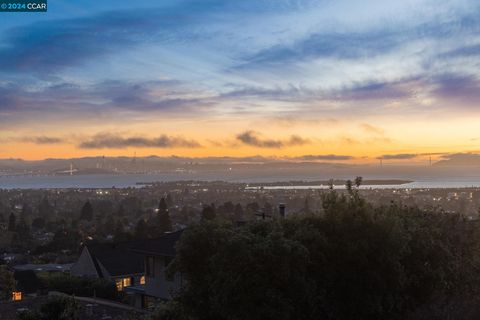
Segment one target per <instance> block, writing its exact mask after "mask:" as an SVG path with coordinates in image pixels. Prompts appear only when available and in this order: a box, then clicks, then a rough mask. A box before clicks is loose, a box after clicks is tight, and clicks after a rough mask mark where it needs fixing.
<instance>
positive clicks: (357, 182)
mask: <svg viewBox="0 0 480 320" xmlns="http://www.w3.org/2000/svg"><path fill="white" fill-rule="evenodd" d="M362 182H363V178H362V177H355V186H356V187H357V189H358V188H360V186H361V185H362Z"/></svg>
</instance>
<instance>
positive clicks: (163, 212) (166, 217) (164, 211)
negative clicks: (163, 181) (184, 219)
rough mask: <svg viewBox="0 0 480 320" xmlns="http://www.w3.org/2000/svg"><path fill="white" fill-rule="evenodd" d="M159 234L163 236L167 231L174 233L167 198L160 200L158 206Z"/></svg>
mask: <svg viewBox="0 0 480 320" xmlns="http://www.w3.org/2000/svg"><path fill="white" fill-rule="evenodd" d="M157 220H158V233H159V234H160V235H162V234H163V233H165V232H167V231H172V221H171V219H170V214H169V210H168V206H167V202H166V201H165V198H162V199H161V200H160V204H159V205H158V219H157Z"/></svg>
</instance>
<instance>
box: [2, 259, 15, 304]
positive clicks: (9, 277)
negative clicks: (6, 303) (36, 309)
mask: <svg viewBox="0 0 480 320" xmlns="http://www.w3.org/2000/svg"><path fill="white" fill-rule="evenodd" d="M14 289H15V278H14V277H13V272H11V271H9V270H8V269H7V266H6V265H1V266H0V290H1V292H2V295H3V297H4V298H5V299H7V300H9V299H11V297H12V291H13V290H14Z"/></svg>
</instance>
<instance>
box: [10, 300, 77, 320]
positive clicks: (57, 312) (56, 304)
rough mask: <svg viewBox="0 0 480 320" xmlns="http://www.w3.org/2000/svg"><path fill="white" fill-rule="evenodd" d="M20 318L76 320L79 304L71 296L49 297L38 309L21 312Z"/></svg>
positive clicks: (24, 319)
mask: <svg viewBox="0 0 480 320" xmlns="http://www.w3.org/2000/svg"><path fill="white" fill-rule="evenodd" d="M18 318H19V319H20V320H77V319H80V317H79V305H78V303H77V302H76V301H75V300H74V299H73V298H64V297H55V298H50V299H49V300H48V301H47V302H45V303H44V304H43V305H41V306H40V310H33V311H27V312H23V313H21V314H20V315H19V317H18Z"/></svg>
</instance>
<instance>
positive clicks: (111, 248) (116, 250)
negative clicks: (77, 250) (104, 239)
mask: <svg viewBox="0 0 480 320" xmlns="http://www.w3.org/2000/svg"><path fill="white" fill-rule="evenodd" d="M137 243H138V242H137V241H129V242H121V243H101V244H88V245H87V249H88V252H89V253H90V256H91V257H92V259H93V262H94V264H95V268H96V269H97V272H98V275H99V276H100V277H103V276H104V275H103V272H102V270H101V268H100V265H99V264H101V265H102V266H103V267H104V268H105V269H106V270H107V271H108V273H109V274H110V276H113V277H115V276H122V275H129V274H140V273H143V272H144V261H143V259H144V257H143V256H142V255H141V254H138V253H135V252H132V251H131V250H130V249H131V248H132V246H134V245H136V244H137Z"/></svg>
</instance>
